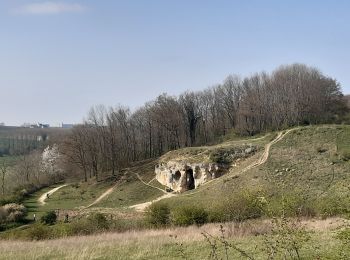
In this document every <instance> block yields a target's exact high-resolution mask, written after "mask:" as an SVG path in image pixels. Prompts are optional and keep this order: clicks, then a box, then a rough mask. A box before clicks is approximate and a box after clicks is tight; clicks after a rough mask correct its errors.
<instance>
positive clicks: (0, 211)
mask: <svg viewBox="0 0 350 260" xmlns="http://www.w3.org/2000/svg"><path fill="white" fill-rule="evenodd" d="M6 215H7V214H6V211H5V209H4V208H3V207H0V224H1V223H4V222H5V221H6Z"/></svg>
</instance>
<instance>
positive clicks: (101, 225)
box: [88, 213, 109, 230]
mask: <svg viewBox="0 0 350 260" xmlns="http://www.w3.org/2000/svg"><path fill="white" fill-rule="evenodd" d="M88 222H89V224H90V225H91V226H94V227H95V228H96V229H98V230H101V229H102V230H107V229H109V223H108V221H107V218H106V217H105V215H103V214H101V213H95V214H93V215H91V216H89V217H88Z"/></svg>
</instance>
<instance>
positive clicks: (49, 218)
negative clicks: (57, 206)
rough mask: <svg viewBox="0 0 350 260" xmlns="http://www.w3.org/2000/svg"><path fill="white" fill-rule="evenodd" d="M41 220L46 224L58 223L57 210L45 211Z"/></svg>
mask: <svg viewBox="0 0 350 260" xmlns="http://www.w3.org/2000/svg"><path fill="white" fill-rule="evenodd" d="M40 221H41V222H42V223H44V224H46V225H53V224H55V223H56V221H57V215H56V212H55V211H49V212H47V213H45V214H44V215H43V216H42V217H41V219H40Z"/></svg>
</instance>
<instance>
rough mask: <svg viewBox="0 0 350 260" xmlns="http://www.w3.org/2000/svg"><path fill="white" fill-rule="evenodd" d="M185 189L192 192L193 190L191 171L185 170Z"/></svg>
mask: <svg viewBox="0 0 350 260" xmlns="http://www.w3.org/2000/svg"><path fill="white" fill-rule="evenodd" d="M186 188H187V190H193V189H194V188H195V185H194V177H193V170H192V169H188V170H186Z"/></svg>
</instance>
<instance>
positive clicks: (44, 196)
mask: <svg viewBox="0 0 350 260" xmlns="http://www.w3.org/2000/svg"><path fill="white" fill-rule="evenodd" d="M67 185H68V184H64V185H61V186H59V187H56V188H54V189H52V190H49V191H48V192H45V193H44V194H43V195H41V196H40V198H39V199H38V202H39V204H41V205H45V204H46V202H45V200H46V199H47V197H48V196H50V195H52V193H55V192H56V191H58V190H59V189H61V188H63V187H66V186H67Z"/></svg>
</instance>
